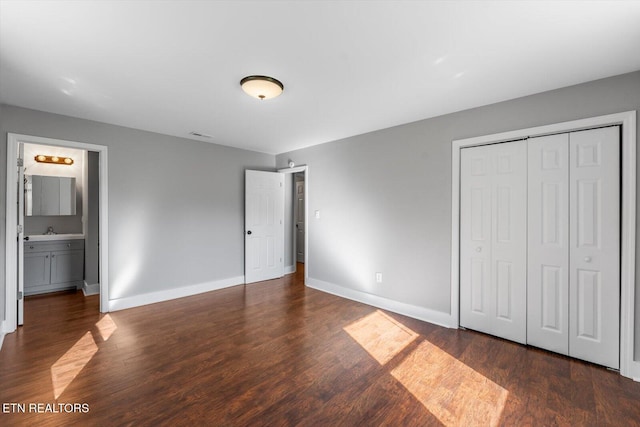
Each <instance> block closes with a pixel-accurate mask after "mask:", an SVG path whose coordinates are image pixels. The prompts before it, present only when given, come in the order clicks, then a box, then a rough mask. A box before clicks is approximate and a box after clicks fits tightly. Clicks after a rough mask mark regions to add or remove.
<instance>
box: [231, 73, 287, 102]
mask: <svg viewBox="0 0 640 427" xmlns="http://www.w3.org/2000/svg"><path fill="white" fill-rule="evenodd" d="M240 86H242V90H244V91H245V93H246V94H247V95H249V96H252V97H254V98H258V99H271V98H275V97H276V96H278V95H280V94H281V93H282V91H283V90H284V86H283V85H282V83H281V82H280V81H279V80H276V79H274V78H273V77H267V76H247V77H245V78H244V79H242V80H240Z"/></svg>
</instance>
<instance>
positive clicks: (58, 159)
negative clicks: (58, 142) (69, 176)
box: [34, 154, 73, 166]
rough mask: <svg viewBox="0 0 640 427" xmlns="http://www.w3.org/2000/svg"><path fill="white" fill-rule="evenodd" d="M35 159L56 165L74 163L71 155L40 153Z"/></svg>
mask: <svg viewBox="0 0 640 427" xmlns="http://www.w3.org/2000/svg"><path fill="white" fill-rule="evenodd" d="M34 160H35V161H36V162H38V163H53V164H55V165H67V166H71V165H72V164H73V159H72V158H71V157H58V156H45V155H43V154H38V155H37V156H35V157H34Z"/></svg>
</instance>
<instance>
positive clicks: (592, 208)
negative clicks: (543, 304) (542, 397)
mask: <svg viewBox="0 0 640 427" xmlns="http://www.w3.org/2000/svg"><path fill="white" fill-rule="evenodd" d="M569 150H570V171H569V174H570V186H571V187H570V188H571V189H570V196H569V200H570V202H569V203H570V207H569V211H570V224H571V229H570V232H569V236H570V243H571V251H570V254H569V267H570V274H569V290H570V291H569V312H570V333H569V354H570V355H571V356H574V357H577V358H580V359H584V360H588V361H591V362H594V363H598V364H601V365H604V366H609V367H611V368H616V369H617V368H618V367H619V334H620V331H619V327H620V324H619V322H620V129H619V128H618V127H617V126H616V127H607V128H601V129H592V130H588V131H581V132H572V133H571V134H570V135H569Z"/></svg>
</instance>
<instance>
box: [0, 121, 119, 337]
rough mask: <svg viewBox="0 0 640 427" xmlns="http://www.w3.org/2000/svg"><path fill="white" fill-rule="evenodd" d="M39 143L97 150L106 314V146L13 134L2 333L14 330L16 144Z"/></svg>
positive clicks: (102, 306)
mask: <svg viewBox="0 0 640 427" xmlns="http://www.w3.org/2000/svg"><path fill="white" fill-rule="evenodd" d="M20 143H26V144H40V145H53V146H58V147H68V148H75V149H80V150H89V151H97V152H98V153H99V158H100V172H99V174H100V177H99V179H100V184H99V187H100V255H99V256H100V258H99V260H100V261H99V262H100V311H101V312H103V313H106V312H107V311H109V278H108V275H109V227H108V223H109V218H108V213H109V205H108V194H109V186H108V180H107V178H108V173H107V171H108V169H107V166H108V162H107V147H106V146H104V145H96V144H87V143H84V142H75V141H66V140H62V139H53V138H43V137H40V136H31V135H21V134H16V133H8V134H7V187H6V198H5V203H6V205H5V206H6V224H5V240H6V242H5V311H4V312H5V322H4V329H5V330H4V331H3V332H13V331H15V330H16V327H17V322H16V314H17V313H16V310H17V307H16V303H15V302H16V297H17V295H16V287H15V286H13V285H11V284H15V283H16V280H17V271H16V270H17V268H16V264H17V259H16V251H17V250H18V246H17V245H18V242H17V240H16V239H15V238H14V237H13V236H15V235H16V229H15V227H16V224H17V212H16V208H15V207H16V204H17V202H18V200H17V196H18V195H17V191H16V189H15V183H16V182H17V180H18V171H17V168H16V158H17V155H18V144H20Z"/></svg>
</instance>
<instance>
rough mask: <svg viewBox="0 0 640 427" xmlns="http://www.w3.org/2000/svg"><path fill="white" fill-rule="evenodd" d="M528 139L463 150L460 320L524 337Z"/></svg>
mask: <svg viewBox="0 0 640 427" xmlns="http://www.w3.org/2000/svg"><path fill="white" fill-rule="evenodd" d="M526 166H527V165H526V142H525V141H516V142H510V143H505V144H496V145H488V146H482V147H473V148H468V149H464V150H462V152H461V176H460V182H461V191H460V324H461V325H462V326H464V327H467V328H470V329H475V330H477V331H481V332H486V333H489V334H492V335H497V336H500V337H502V338H506V339H510V340H513V341H517V342H521V343H524V342H525V341H526V248H527V247H526Z"/></svg>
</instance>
